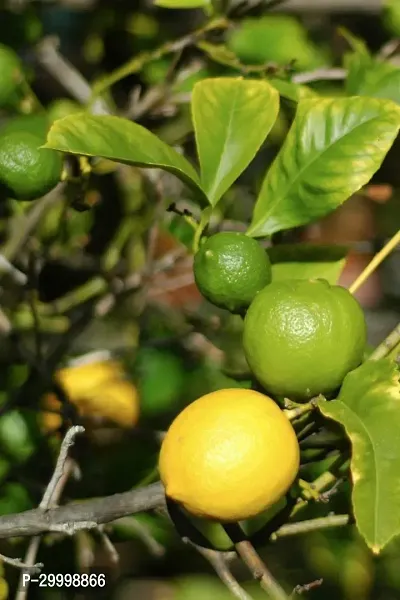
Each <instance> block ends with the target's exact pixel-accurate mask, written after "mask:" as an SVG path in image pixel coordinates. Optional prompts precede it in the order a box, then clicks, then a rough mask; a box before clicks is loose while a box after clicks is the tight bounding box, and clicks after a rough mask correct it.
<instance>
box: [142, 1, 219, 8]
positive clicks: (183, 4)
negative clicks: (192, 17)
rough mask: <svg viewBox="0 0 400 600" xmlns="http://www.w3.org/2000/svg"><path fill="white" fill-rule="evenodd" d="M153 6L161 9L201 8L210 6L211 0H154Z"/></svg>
mask: <svg viewBox="0 0 400 600" xmlns="http://www.w3.org/2000/svg"><path fill="white" fill-rule="evenodd" d="M154 4H155V5H156V6H160V7H161V8H178V9H180V8H202V7H204V6H210V5H211V0H155V1H154Z"/></svg>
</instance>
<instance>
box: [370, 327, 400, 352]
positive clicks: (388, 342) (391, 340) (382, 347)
mask: <svg viewBox="0 0 400 600" xmlns="http://www.w3.org/2000/svg"><path fill="white" fill-rule="evenodd" d="M399 343H400V323H398V324H397V325H396V327H395V328H394V329H393V331H391V332H390V333H389V335H388V336H387V338H386V339H384V340H383V342H381V343H380V344H379V346H377V347H376V348H375V350H374V351H373V352H372V354H370V355H369V357H368V359H367V360H379V359H380V358H385V357H386V356H387V355H388V354H390V353H391V352H392V350H394V348H395V347H396V346H397V345H398V344H399Z"/></svg>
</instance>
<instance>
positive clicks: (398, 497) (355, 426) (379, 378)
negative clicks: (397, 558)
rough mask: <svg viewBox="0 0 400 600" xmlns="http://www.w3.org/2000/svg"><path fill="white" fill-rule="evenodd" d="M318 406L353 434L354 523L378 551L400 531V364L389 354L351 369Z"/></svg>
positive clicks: (375, 550)
mask: <svg viewBox="0 0 400 600" xmlns="http://www.w3.org/2000/svg"><path fill="white" fill-rule="evenodd" d="M319 408H320V410H321V412H322V414H323V415H325V416H326V417H329V418H331V419H334V420H335V421H337V422H338V423H340V424H341V425H343V427H344V428H345V431H346V433H347V435H348V437H349V438H350V441H351V444H352V457H351V475H352V480H353V493H352V501H353V509H354V516H355V519H356V525H357V528H358V530H359V531H360V533H361V535H362V536H363V537H364V538H365V541H366V542H367V544H368V546H369V547H370V548H372V550H373V552H375V553H379V552H380V551H381V550H382V549H383V548H384V547H385V546H386V545H387V544H388V542H389V541H390V540H391V539H392V538H393V537H394V536H396V535H398V534H399V533H400V484H399V472H400V433H399V432H400V382H399V371H398V368H397V367H396V365H395V363H394V362H392V361H390V360H388V359H382V360H379V361H369V362H366V363H364V364H363V365H361V367H359V368H358V369H356V370H355V371H352V372H351V373H349V374H348V375H347V377H346V378H345V380H344V383H343V386H342V389H341V391H340V394H339V396H338V398H337V399H336V400H333V401H331V402H327V401H322V402H320V404H319Z"/></svg>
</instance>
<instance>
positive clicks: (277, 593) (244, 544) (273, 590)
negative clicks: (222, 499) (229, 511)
mask: <svg viewBox="0 0 400 600" xmlns="http://www.w3.org/2000/svg"><path fill="white" fill-rule="evenodd" d="M224 529H225V531H226V533H227V534H228V536H229V537H230V538H231V540H232V541H233V543H234V544H235V549H236V552H237V553H238V555H239V556H240V558H241V559H242V560H243V562H244V563H245V565H246V566H247V567H248V569H249V571H250V572H251V574H252V575H253V577H254V579H255V580H256V581H259V582H260V586H261V587H262V588H263V590H265V591H266V592H267V593H268V594H269V595H270V597H271V600H288V596H287V594H286V592H285V590H284V589H283V588H282V587H281V586H280V585H279V583H278V582H277V581H276V579H275V578H274V577H273V576H272V574H271V573H270V572H269V570H268V568H267V566H266V565H265V564H264V562H263V561H262V559H261V558H260V556H259V554H258V553H257V552H256V550H255V548H254V546H253V545H252V543H251V542H250V541H249V540H248V539H246V535H245V534H244V532H243V530H242V528H241V527H240V525H239V524H237V523H230V524H226V525H225V526H224Z"/></svg>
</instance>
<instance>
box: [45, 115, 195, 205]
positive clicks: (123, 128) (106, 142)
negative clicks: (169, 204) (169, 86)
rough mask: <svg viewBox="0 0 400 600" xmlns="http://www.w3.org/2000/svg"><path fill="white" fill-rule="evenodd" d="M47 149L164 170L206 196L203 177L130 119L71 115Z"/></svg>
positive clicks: (56, 125) (55, 130)
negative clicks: (201, 181) (202, 182)
mask: <svg viewBox="0 0 400 600" xmlns="http://www.w3.org/2000/svg"><path fill="white" fill-rule="evenodd" d="M44 147H45V148H52V149H53V150H60V151H61V152H67V153H69V154H78V155H82V156H99V157H102V158H108V159H109V160H113V161H116V162H120V163H125V164H128V165H137V166H139V167H149V168H160V169H164V170H165V171H169V172H170V173H173V174H174V175H176V176H177V177H179V179H181V180H182V181H184V182H185V183H186V184H188V185H189V186H190V187H192V188H194V189H195V190H196V191H198V192H200V193H201V194H202V195H204V192H203V191H202V189H201V186H200V181H199V177H198V175H197V173H196V171H195V169H194V168H193V167H192V165H191V164H190V163H189V161H188V160H187V159H186V158H185V157H184V156H182V155H181V154H179V153H178V152H176V150H174V149H173V148H171V147H170V146H168V145H167V144H165V143H164V142H162V141H161V140H160V139H159V138H158V137H157V136H156V135H154V134H153V133H151V132H150V131H148V130H147V129H145V128H144V127H142V126H141V125H137V124H136V123H132V121H129V120H128V119H123V118H121V117H113V116H108V115H96V116H94V115H88V114H86V113H82V114H79V115H71V116H69V117H65V118H64V119H60V120H59V121H56V122H55V123H54V124H53V126H52V127H51V129H50V131H49V133H48V136H47V142H46V144H45V146H44Z"/></svg>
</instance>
